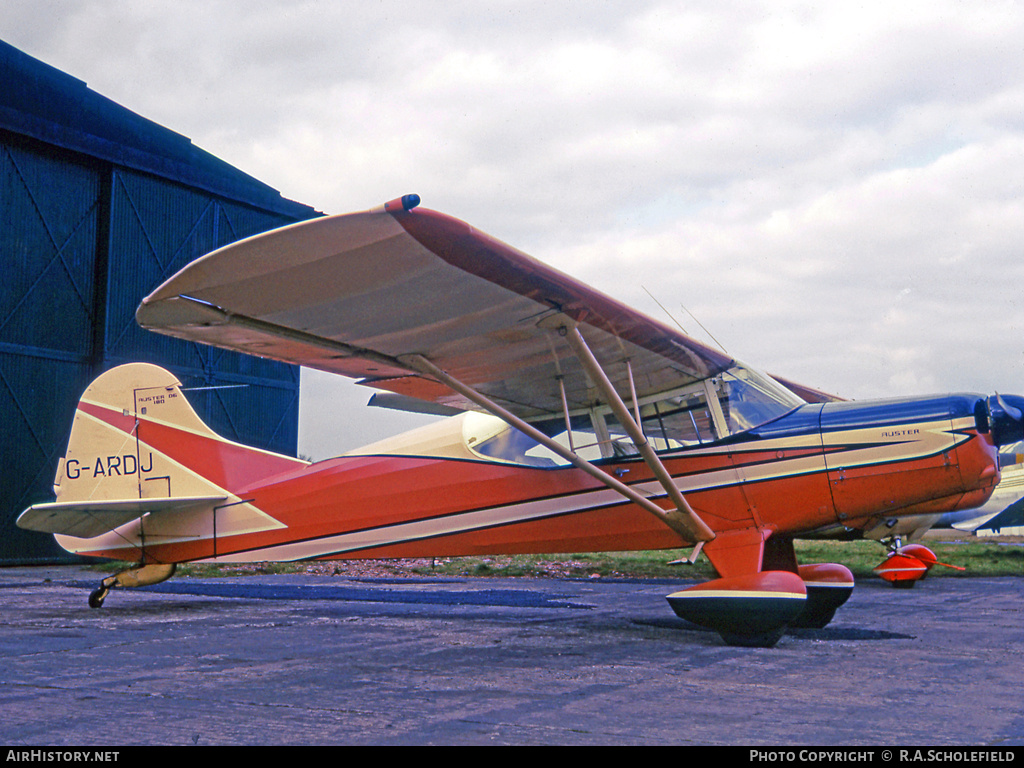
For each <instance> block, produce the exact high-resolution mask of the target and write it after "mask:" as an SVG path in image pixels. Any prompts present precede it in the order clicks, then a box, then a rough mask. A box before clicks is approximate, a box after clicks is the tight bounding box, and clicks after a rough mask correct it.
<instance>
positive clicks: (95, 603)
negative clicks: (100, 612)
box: [89, 586, 110, 608]
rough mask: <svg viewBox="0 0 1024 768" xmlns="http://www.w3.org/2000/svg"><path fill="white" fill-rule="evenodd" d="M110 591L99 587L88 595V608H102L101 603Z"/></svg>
mask: <svg viewBox="0 0 1024 768" xmlns="http://www.w3.org/2000/svg"><path fill="white" fill-rule="evenodd" d="M109 591H110V590H109V589H107V588H106V587H102V586H101V587H99V588H97V589H94V590H93V591H92V592H90V593H89V607H90V608H102V607H103V601H104V600H106V598H107V593H108V592H109Z"/></svg>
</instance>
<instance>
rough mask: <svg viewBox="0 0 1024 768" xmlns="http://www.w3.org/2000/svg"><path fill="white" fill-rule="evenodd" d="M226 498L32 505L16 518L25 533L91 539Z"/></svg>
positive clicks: (118, 500)
mask: <svg viewBox="0 0 1024 768" xmlns="http://www.w3.org/2000/svg"><path fill="white" fill-rule="evenodd" d="M226 500H227V497H226V496H187V497H179V498H173V499H169V498H162V499H116V500H113V501H72V502H64V503H62V502H55V503H50V504H33V505H32V506H31V507H29V508H28V509H26V510H25V511H24V512H22V513H21V515H20V516H19V517H18V522H17V525H18V527H19V528H24V529H25V530H28V531H40V532H42V533H57V534H62V535H65V536H75V537H77V538H80V539H91V538H93V537H94V536H99V535H100V534H103V533H106V532H107V531H112V530H114V529H115V528H118V527H120V526H122V525H124V524H125V523H128V522H131V521H132V520H135V519H137V518H140V517H142V516H143V515H146V514H156V513H163V512H180V511H182V510H186V509H194V508H196V507H203V506H210V505H213V504H219V503H221V502H223V501H226Z"/></svg>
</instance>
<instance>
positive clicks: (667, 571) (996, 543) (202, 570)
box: [91, 536, 1024, 580]
mask: <svg viewBox="0 0 1024 768" xmlns="http://www.w3.org/2000/svg"><path fill="white" fill-rule="evenodd" d="M923 543H924V544H925V545H926V546H927V547H928V548H930V549H931V550H932V551H933V552H935V555H936V557H937V558H938V559H939V562H943V563H950V564H952V565H957V566H961V567H963V568H965V569H966V570H963V571H958V570H954V569H952V568H942V567H941V566H936V567H934V568H932V570H931V572H930V573H929V578H970V577H977V576H988V577H991V576H1024V545H1022V543H1021V542H1020V541H1019V540H1017V541H1014V542H1009V541H1000V540H997V539H991V540H990V539H978V538H974V537H967V538H963V539H959V540H943V539H941V538H938V537H933V536H930V537H926V538H925V540H924V542H923ZM795 548H796V556H797V560H798V561H799V562H801V563H841V564H843V565H845V566H846V567H847V568H849V569H850V570H851V571H852V572H853V575H854V576H855V577H857V578H860V579H864V578H878V577H877V576H876V575H875V574H874V572H873V571H872V569H873V568H874V567H875V566H876V565H878V564H879V563H881V562H882V560H883V558H884V557H885V554H886V550H885V548H884V547H883V546H882V545H881V544H879V543H878V542H876V541H820V540H813V541H811V540H808V541H797V542H796V544H795ZM688 555H689V550H658V551H649V552H594V553H575V554H561V555H494V556H488V557H445V558H434V559H430V558H419V559H415V560H367V561H361V560H349V561H320V562H302V563H239V564H230V565H214V564H206V563H185V564H183V565H179V566H178V571H177V575H178V576H185V577H189V576H191V577H197V578H214V577H231V576H248V575H253V574H275V573H315V574H323V575H342V576H370V577H380V576H453V577H456V576H457V577H492V576H501V577H534V578H579V579H586V578H639V579H698V580H704V579H711V578H714V577H715V573H714V571H713V570H712V568H711V565H710V563H709V562H708V560H707V558H706V557H700V558H698V560H697V562H696V563H695V564H693V565H687V564H675V565H673V564H671V563H672V562H673V561H678V560H681V559H683V558H685V557H687V556H688ZM91 567H92V568H94V569H96V570H101V571H103V572H105V573H111V572H114V571H116V570H118V569H119V568H129V567H131V566H130V565H129V564H123V563H110V562H107V563H104V564H102V565H95V566H91Z"/></svg>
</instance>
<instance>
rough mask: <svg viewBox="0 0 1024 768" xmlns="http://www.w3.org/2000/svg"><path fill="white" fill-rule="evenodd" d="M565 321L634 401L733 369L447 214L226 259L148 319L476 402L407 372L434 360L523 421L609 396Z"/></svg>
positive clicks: (153, 298) (321, 229) (171, 294)
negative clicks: (575, 348) (549, 324)
mask: <svg viewBox="0 0 1024 768" xmlns="http://www.w3.org/2000/svg"><path fill="white" fill-rule="evenodd" d="M558 313H564V314H565V315H568V316H569V317H571V318H573V319H574V320H576V321H577V322H578V324H579V325H578V328H579V330H580V332H581V333H582V335H583V337H584V338H585V339H586V342H587V344H588V345H589V346H590V347H591V349H592V350H593V352H594V354H595V356H596V357H597V358H598V359H599V360H600V361H601V364H602V366H603V367H604V369H605V371H606V373H607V375H608V376H609V378H610V379H611V380H612V382H613V383H614V384H615V385H616V388H617V389H618V391H619V392H620V393H622V394H623V395H624V396H626V397H628V395H629V392H630V389H629V383H628V381H629V380H628V374H627V368H626V361H627V360H628V361H629V365H630V367H631V368H632V372H633V377H634V380H635V384H636V390H637V394H638V396H639V397H641V398H642V397H644V396H645V395H652V394H657V393H661V392H666V391H670V390H672V389H675V388H678V387H681V386H684V385H687V384H690V383H693V382H695V381H698V380H701V379H705V378H708V377H711V376H714V375H716V374H717V373H719V372H721V371H723V370H725V369H727V368H729V367H730V366H731V365H732V363H733V360H732V359H731V358H730V357H729V356H728V355H725V354H723V353H722V352H719V351H717V350H714V349H712V348H710V347H708V346H706V345H704V344H702V343H700V342H698V341H696V340H694V339H692V338H690V337H688V336H686V335H685V334H683V333H681V332H680V331H678V330H675V329H673V328H671V327H669V326H666V325H663V324H661V323H659V322H657V321H655V320H652V319H651V318H648V317H647V316H645V315H643V314H641V313H639V312H636V311H635V310H632V309H630V308H628V307H627V306H625V305H623V304H621V303H619V302H618V301H616V300H614V299H612V298H609V297H608V296H606V295H604V294H602V293H600V292H598V291H595V290H593V289H591V288H589V287H588V286H586V285H584V284H582V283H580V282H578V281H576V280H573V279H572V278H570V277H568V276H566V275H564V274H562V273H560V272H558V271H557V270H554V269H552V268H551V267H549V266H547V265H545V264H543V263H541V262H539V261H537V260H536V259H533V258H531V257H530V256H527V255H526V254H524V253H521V252H520V251H517V250H515V249H514V248H511V247H510V246H508V245H506V244H504V243H502V242H500V241H498V240H496V239H494V238H492V237H490V236H488V235H486V234H484V233H482V232H480V231H478V230H476V229H474V228H472V227H470V226H469V225H467V224H466V223H464V222H462V221H459V220H457V219H454V218H452V217H450V216H446V215H444V214H441V213H437V212H434V211H427V210H422V209H417V210H412V211H405V210H399V211H397V212H385V210H384V209H383V208H382V209H379V210H378V211H368V212H364V213H355V214H348V215H343V216H331V217H324V218H320V219H314V220H311V221H307V222H302V223H299V224H295V225H292V226H289V227H285V228H282V229H278V230H274V231H272V232H268V233H266V234H262V235H258V236H256V237H252V238H249V239H247V240H242V241H239V242H238V243H234V244H232V245H229V246H227V247H225V248H222V249H220V250H218V251H214V252H213V253H210V254H208V255H206V256H204V257H202V258H200V259H198V260H196V261H195V262H193V263H191V264H190V265H188V266H187V267H185V268H184V269H183V270H182V271H180V272H179V273H178V274H176V275H174V276H173V277H171V278H170V279H169V280H168V281H167V282H166V283H164V284H163V285H162V286H160V287H159V288H158V289H157V290H156V291H154V292H153V293H152V294H151V295H150V296H148V297H146V298H145V299H144V300H143V302H142V304H141V305H140V306H139V308H138V311H137V313H136V317H137V320H138V322H139V323H140V324H141V325H142V326H143V327H145V328H148V329H150V330H153V331H157V332H159V333H165V334H169V335H171V336H176V337H180V338H183V339H188V340H192V341H197V342H202V343H205V344H210V345H213V346H217V347H222V348H226V349H232V350H236V351H240V352H245V353H248V354H251V355H257V356H260V357H267V358H271V359H275V360H280V361H284V362H288V363H295V364H299V365H303V366H306V367H310V368H316V369H318V370H323V371H330V372H334V373H338V374H341V375H343V376H347V377H351V378H354V379H357V380H359V381H360V383H363V384H367V385H369V386H372V387H374V388H377V389H384V390H390V391H391V392H394V393H397V394H399V395H403V396H406V397H413V398H417V399H419V400H423V401H427V402H431V403H436V404H438V405H442V406H448V407H453V408H457V409H460V410H467V409H472V410H476V409H477V407H476V406H475V405H473V404H472V403H471V402H470V401H469V400H467V399H466V398H465V397H463V396H462V395H459V394H457V393H455V392H453V391H452V390H450V389H448V388H447V387H446V386H444V385H442V384H440V383H438V382H437V381H434V380H433V379H431V378H429V377H427V376H424V375H421V374H419V373H416V372H415V371H414V370H412V369H411V368H410V367H409V366H408V365H405V364H403V362H402V356H404V355H422V356H423V357H425V358H427V359H428V360H430V361H432V362H433V363H434V364H435V365H437V366H438V367H439V368H441V369H442V370H444V371H445V372H446V373H448V374H450V375H451V376H453V377H455V378H456V379H459V380H461V381H463V382H465V383H467V384H469V385H470V386H472V387H473V388H474V389H476V390H477V391H479V392H481V393H482V394H484V395H486V396H487V397H489V398H491V399H492V400H494V401H495V402H497V403H499V404H501V405H502V406H504V407H505V408H507V409H508V410H510V411H511V412H512V413H514V414H516V415H517V416H520V417H522V418H526V419H529V418H532V417H539V416H542V415H546V414H555V413H561V412H562V402H561V390H560V385H559V381H561V382H564V387H565V394H566V397H567V400H568V405H569V408H570V410H573V409H576V408H584V407H587V406H590V405H592V404H593V403H594V402H595V401H596V400H597V399H598V398H597V396H596V394H595V392H594V390H593V389H592V386H591V384H590V382H589V380H588V378H587V377H586V375H585V373H584V371H583V370H582V368H581V367H580V364H579V362H578V361H577V359H576V358H575V356H574V355H573V353H572V351H571V349H570V348H569V346H568V345H567V344H565V343H564V341H560V340H559V339H558V338H557V333H556V332H555V331H553V330H546V329H545V328H544V327H542V325H541V322H542V321H543V320H544V319H545V318H546V317H548V316H551V315H556V314H558Z"/></svg>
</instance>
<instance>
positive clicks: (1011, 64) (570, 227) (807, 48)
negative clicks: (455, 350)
mask: <svg viewBox="0 0 1024 768" xmlns="http://www.w3.org/2000/svg"><path fill="white" fill-rule="evenodd" d="M819 6H820V7H819ZM0 37H2V39H4V40H6V41H7V42H9V43H11V44H12V45H15V46H16V47H18V48H20V49H22V50H23V51H25V52H26V53H28V54H30V55H32V56H34V57H36V58H38V59H41V60H43V61H45V62H46V63H48V64H51V65H53V66H55V67H58V68H59V69H62V70H64V71H66V72H68V73H69V74H72V75H74V76H75V77H77V78H79V79H81V80H84V81H85V82H86V83H87V84H88V85H89V86H90V87H91V88H92V89H93V90H95V91H97V92H99V93H101V94H103V95H105V96H107V97H109V98H111V99H113V100H115V101H117V102H118V103H120V104H122V105H124V106H126V107H128V108H129V109H132V110H134V111H135V112H138V113H140V114H142V115H144V116H145V117H148V118H150V119H152V120H154V121H156V122H158V123H160V124H161V125H164V126H166V127H168V128H170V129H172V130H174V131H177V132H178V133H181V134H184V135H185V136H188V137H189V138H191V139H192V141H193V142H194V143H195V144H196V145H198V146H200V147H202V148H203V149H206V150H208V151H210V152H212V153H214V154H216V155H218V156H219V157H221V158H223V159H224V160H226V161H228V162H229V163H231V164H233V165H235V166H236V167H238V168H240V169H241V170H243V171H245V172H247V173H250V174H252V175H253V176H255V177H257V178H259V179H261V180H263V181H265V182H266V183H268V184H270V185H271V186H273V187H275V188H276V189H278V190H280V191H281V193H282V194H283V195H284V196H285V197H288V198H290V199H293V200H298V201H300V202H303V203H307V204H309V205H312V206H314V207H316V208H317V209H319V210H321V211H324V212H326V213H346V212H349V211H354V210H363V209H366V208H369V207H371V206H374V205H377V204H379V203H382V202H384V201H385V200H389V199H391V198H394V197H397V196H399V195H401V194H404V193H407V192H416V193H419V194H420V195H421V196H422V198H423V205H424V207H427V208H433V209H435V210H440V211H443V212H445V213H448V214H451V215H453V216H457V217H459V218H461V219H464V220H466V221H468V222H469V223H471V224H473V225H474V226H476V227H478V228H479V229H482V230H483V231H485V232H488V233H490V234H492V235H494V236H496V237H498V238H500V239H502V240H505V241H506V242H508V243H510V244H511V245H514V246H516V247H517V248H520V249H521V250H524V251H526V252H527V253H530V254H531V255H533V256H536V257H537V258H540V259H542V260H544V261H546V262H548V263H550V264H552V265H553V266H555V267H557V268H558V269H561V270H562V271H565V272H567V273H569V274H571V275H573V276H575V277H578V278H580V279H582V280H583V281H585V282H587V283H589V284H591V285H593V286H594V287H596V288H598V289H600V290H602V291H604V292H606V293H609V294H611V295H613V296H615V297H616V298H618V299H621V300H623V301H625V302H626V303H628V304H631V305H633V306H635V307H637V308H638V309H640V310H642V311H644V312H647V313H648V314H650V315H652V316H654V317H656V318H659V319H664V320H667V318H666V316H665V314H664V312H663V311H662V310H661V309H660V308H659V307H658V304H656V303H655V301H654V300H653V299H652V298H651V296H650V295H648V293H647V292H648V291H650V293H652V294H653V295H654V296H655V297H656V298H657V300H658V301H659V302H660V303H661V304H662V305H664V306H665V308H666V309H668V311H669V312H670V313H672V315H673V316H675V317H676V319H677V320H678V321H679V322H680V323H681V324H682V325H683V326H684V327H685V328H686V330H687V331H688V332H689V333H690V334H691V335H694V336H697V337H698V338H702V339H705V340H707V336H705V335H704V332H703V331H702V330H701V328H700V326H699V325H698V324H697V323H696V322H694V321H693V319H692V318H691V317H690V315H689V314H687V312H686V311H685V310H684V309H683V307H684V306H685V308H686V310H688V311H689V312H692V313H693V315H695V316H696V317H697V318H698V319H699V321H700V323H701V324H703V326H704V327H706V328H707V329H708V330H709V331H710V333H711V334H713V336H714V338H715V339H717V340H718V341H719V342H721V344H722V345H723V346H724V347H725V348H726V349H727V350H728V351H729V353H730V354H732V355H734V356H735V357H737V358H739V359H741V360H744V361H745V362H748V363H750V364H752V365H754V366H756V367H760V368H764V369H767V370H769V371H772V372H774V373H777V374H779V375H783V376H787V377H790V378H793V379H796V380H799V381H801V382H803V383H806V384H808V385H811V386H816V387H819V388H821V389H825V390H828V391H831V392H835V393H837V394H840V395H843V396H846V397H852V398H858V399H863V398H868V397H885V396H893V395H901V394H923V393H930V392H938V391H958V390H969V391H978V392H984V393H991V392H995V391H1002V392H1016V393H1021V394H1024V376H1022V371H1024V339H1022V328H1024V309H1022V301H1021V298H1020V294H1021V290H1022V286H1024V258H1022V257H1024V4H1021V3H1015V2H993V1H992V0H986V1H985V2H944V1H942V0H928V2H913V1H901V2H892V1H891V0H888V1H887V2H858V3H843V2H833V3H820V4H811V3H791V2H781V1H780V0H771V1H770V2H769V1H766V2H763V3H758V2H727V1H723V0H715V1H714V2H698V1H694V0H688V1H687V2H648V1H645V0H628V1H627V2H605V3H602V2H598V1H597V0H591V2H586V3H583V2H578V3H577V2H563V3H559V2H555V1H554V0H545V1H544V2H526V1H521V2H506V3H486V2H479V1H476V0H473V1H471V2H457V1H453V0H445V2H402V3H397V2H374V1H373V0H360V2H314V1H312V0H310V1H308V2H268V1H265V0H264V1H260V0H252V1H251V2H245V3H242V2H237V1H235V0H230V1H228V0H225V1H218V0H202V2H198V1H196V2H194V1H193V0H173V2H172V1H171V0H150V1H147V0H138V1H137V2H132V3H125V2H121V1H117V2H115V1H114V0H90V1H89V2H61V1H60V0H53V1H51V2H47V0H4V2H3V4H2V5H0ZM669 322H671V321H669ZM303 375H304V386H303V407H302V411H303V414H302V426H301V430H302V432H301V436H300V451H302V452H304V453H307V454H309V455H314V456H315V457H316V458H324V457H326V456H328V455H331V454H332V453H333V452H336V451H339V450H347V449H349V448H353V447H355V446H357V445H359V444H361V443H364V442H368V441H370V440H372V439H376V438H378V437H380V436H382V434H387V433H388V432H394V431H397V430H399V429H401V428H402V426H404V425H406V424H411V423H413V422H407V421H404V420H402V418H398V419H388V418H383V417H382V416H381V415H380V414H379V413H378V412H377V410H376V409H374V412H373V413H372V414H371V416H372V423H373V424H374V426H373V427H371V426H367V422H366V418H367V416H366V414H365V413H363V411H365V410H366V409H363V408H362V407H361V403H363V402H365V400H366V397H367V395H366V392H365V391H363V390H359V391H357V392H356V393H355V394H353V393H352V390H354V389H355V388H354V387H351V386H346V387H341V386H338V385H334V386H328V385H325V380H326V379H327V378H329V377H325V376H323V375H319V374H313V373H310V372H305V371H304V373H303ZM384 415H385V416H387V415H390V414H384Z"/></svg>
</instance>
